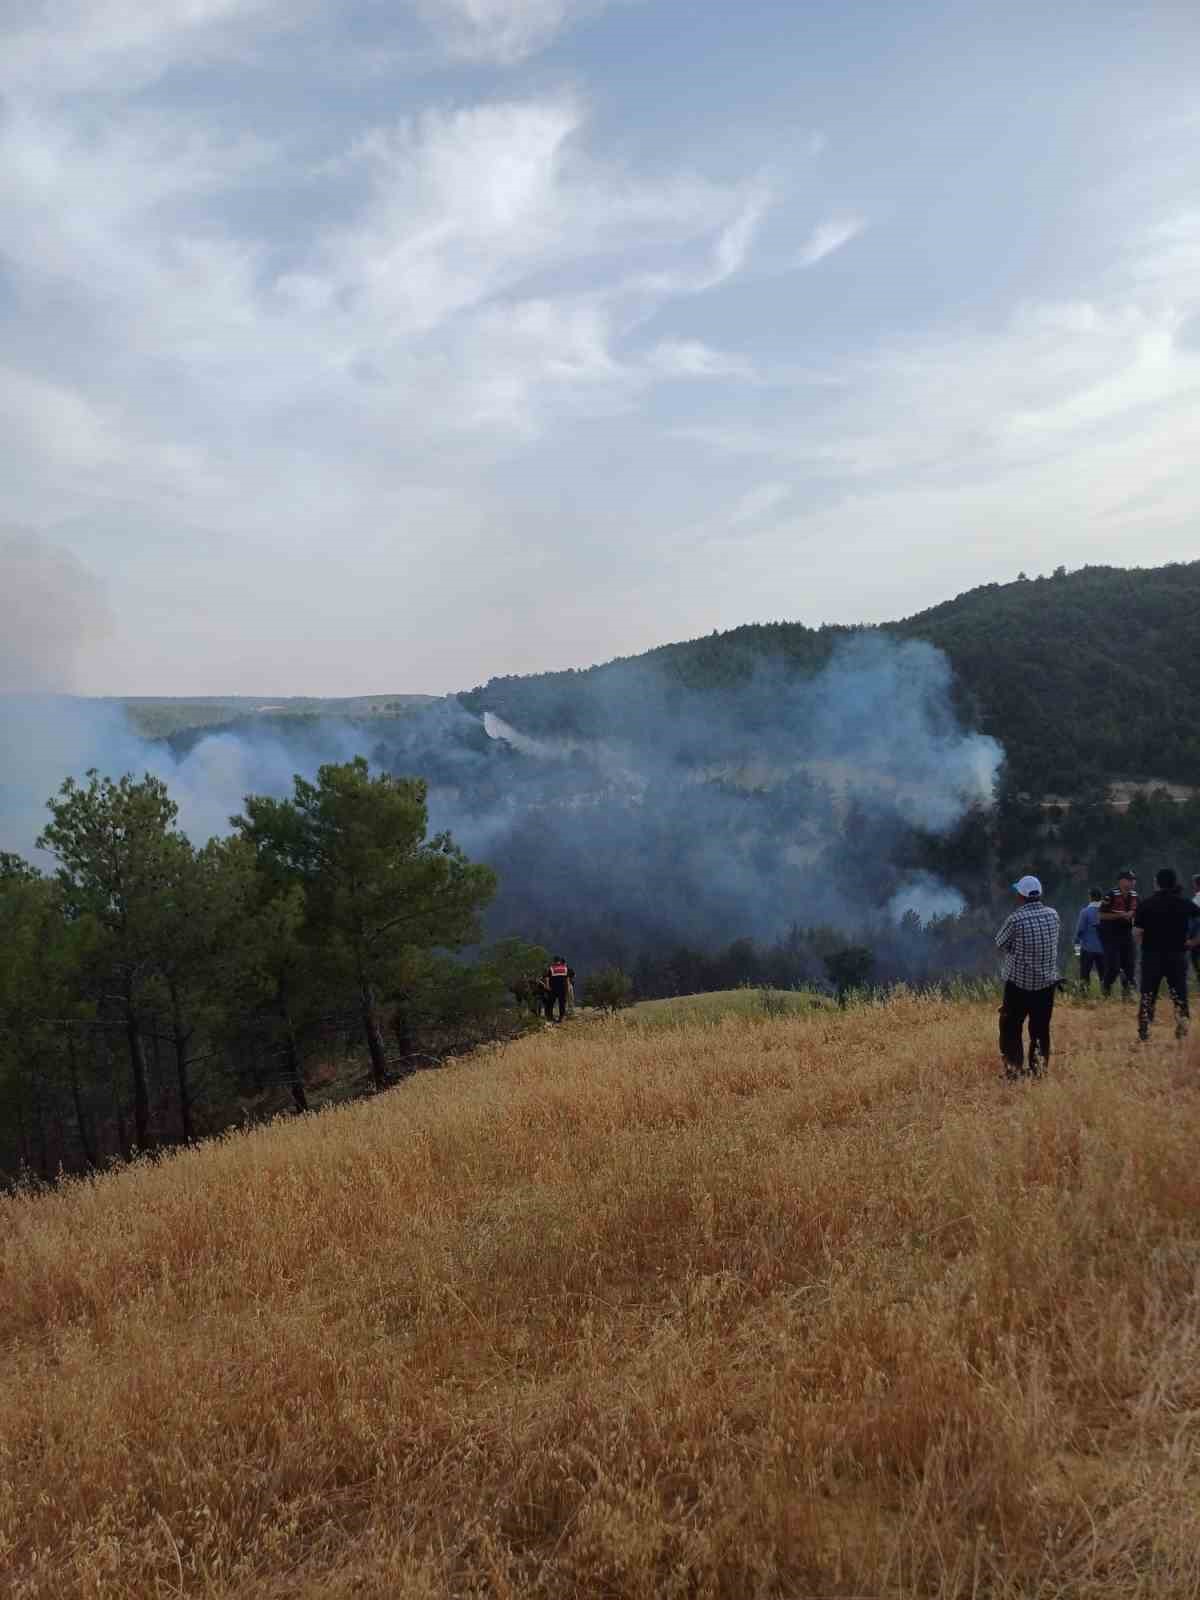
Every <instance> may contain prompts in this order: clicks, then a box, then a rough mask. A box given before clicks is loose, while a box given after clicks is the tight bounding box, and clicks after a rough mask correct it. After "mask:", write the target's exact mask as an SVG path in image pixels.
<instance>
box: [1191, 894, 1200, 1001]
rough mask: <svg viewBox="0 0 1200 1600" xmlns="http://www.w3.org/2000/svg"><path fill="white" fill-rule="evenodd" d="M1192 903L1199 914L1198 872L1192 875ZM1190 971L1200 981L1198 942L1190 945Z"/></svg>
mask: <svg viewBox="0 0 1200 1600" xmlns="http://www.w3.org/2000/svg"><path fill="white" fill-rule="evenodd" d="M1192 904H1193V905H1194V906H1195V908H1196V914H1197V916H1200V872H1197V873H1194V874H1193V876H1192ZM1192 971H1193V972H1194V973H1195V974H1196V982H1197V983H1200V944H1194V945H1193V946H1192Z"/></svg>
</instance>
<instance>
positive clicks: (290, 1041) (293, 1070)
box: [275, 978, 308, 1112]
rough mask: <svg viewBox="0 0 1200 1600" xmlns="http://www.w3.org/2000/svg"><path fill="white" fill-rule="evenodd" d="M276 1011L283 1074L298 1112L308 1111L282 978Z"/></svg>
mask: <svg viewBox="0 0 1200 1600" xmlns="http://www.w3.org/2000/svg"><path fill="white" fill-rule="evenodd" d="M275 1009H276V1011H277V1012H278V1014H279V1020H280V1022H281V1023H282V1024H283V1074H284V1078H285V1080H286V1082H287V1086H288V1088H289V1089H290V1090H291V1091H292V1099H293V1100H294V1101H295V1103H296V1110H297V1111H298V1112H300V1111H307V1110H308V1096H307V1095H306V1094H305V1092H304V1070H303V1068H302V1067H301V1065H300V1052H299V1050H298V1049H297V1048H296V1030H295V1028H294V1027H293V1026H292V1013H291V1010H290V1009H289V1007H288V1002H287V987H286V985H285V984H284V981H283V979H282V978H280V980H279V987H278V988H277V989H276V991H275Z"/></svg>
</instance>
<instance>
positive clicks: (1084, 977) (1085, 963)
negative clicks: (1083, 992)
mask: <svg viewBox="0 0 1200 1600" xmlns="http://www.w3.org/2000/svg"><path fill="white" fill-rule="evenodd" d="M1093 972H1094V973H1095V974H1096V976H1097V978H1098V979H1099V980H1100V983H1101V985H1102V986H1103V983H1104V951H1103V950H1081V951H1080V952H1079V981H1080V983H1082V984H1083V985H1084V987H1085V988H1090V987H1091V983H1092V973H1093Z"/></svg>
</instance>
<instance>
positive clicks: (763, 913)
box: [0, 632, 1001, 962]
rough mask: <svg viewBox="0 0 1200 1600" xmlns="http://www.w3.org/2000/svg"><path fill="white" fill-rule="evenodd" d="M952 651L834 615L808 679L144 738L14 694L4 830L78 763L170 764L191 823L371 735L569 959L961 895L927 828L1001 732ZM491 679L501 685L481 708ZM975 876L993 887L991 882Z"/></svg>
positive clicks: (30, 816)
mask: <svg viewBox="0 0 1200 1600" xmlns="http://www.w3.org/2000/svg"><path fill="white" fill-rule="evenodd" d="M951 688H952V683H951V674H950V668H949V664H948V662H947V661H946V659H945V657H943V656H942V655H941V654H940V653H939V652H938V651H936V650H935V649H933V647H931V646H929V645H927V644H924V643H922V642H920V641H911V640H910V641H897V640H895V639H892V638H890V637H889V636H887V635H884V634H880V633H874V632H866V633H862V634H857V635H847V636H845V637H844V638H843V639H842V640H841V642H840V643H839V644H838V645H837V647H836V648H835V649H834V651H833V653H832V655H831V657H830V659H829V660H828V662H827V664H826V665H825V666H824V668H823V669H822V670H820V671H818V672H816V673H815V674H809V675H807V676H804V675H800V674H797V673H796V672H795V671H793V670H790V669H789V667H788V666H787V664H786V663H783V662H778V661H763V662H760V663H758V664H757V665H756V666H755V667H754V668H753V669H752V670H749V671H744V672H743V673H742V675H741V676H740V677H739V678H738V679H737V680H736V681H734V682H730V683H727V684H725V685H724V686H720V685H716V686H714V685H713V684H711V683H706V684H705V685H704V686H702V687H699V686H698V687H689V686H688V685H687V684H685V683H683V682H681V681H679V679H678V678H677V677H673V676H672V674H671V672H670V671H669V669H668V667H667V666H665V665H664V664H663V662H662V660H661V659H659V658H655V657H650V658H644V659H642V660H639V661H631V662H620V663H614V664H613V665H612V666H611V667H609V668H605V669H602V670H600V671H598V672H594V673H580V674H574V675H565V676H564V677H560V678H557V679H554V680H536V679H535V680H527V681H525V682H521V681H519V680H518V681H517V682H516V683H515V684H514V682H513V681H512V680H500V681H498V682H497V684H496V685H494V686H490V687H489V689H485V690H484V691H482V692H481V693H477V694H475V695H473V696H471V697H469V703H470V705H471V709H468V708H467V705H465V704H463V703H461V702H460V701H459V700H457V699H455V698H447V699H445V700H441V701H437V702H434V703H433V704H432V705H429V706H426V707H424V708H423V709H421V710H419V711H416V712H412V713H410V714H408V715H406V716H402V717H398V718H382V719H373V720H370V721H363V722H359V723H354V722H350V721H345V720H338V719H334V718H326V719H322V720H320V721H316V722H313V721H309V720H308V719H291V718H286V717H279V718H270V717H258V718H246V719H243V720H242V721H241V722H240V723H238V724H236V725H234V726H233V727H231V728H228V729H226V730H223V731H215V732H211V731H205V730H196V731H192V732H189V733H187V734H183V735H179V736H177V737H175V738H174V739H172V740H170V741H154V742H150V741H147V740H144V739H141V738H139V737H138V736H137V734H136V733H135V732H134V731H133V730H132V729H131V727H130V725H129V723H128V722H127V720H126V719H125V717H124V714H123V712H122V711H121V709H120V708H119V707H117V706H113V705H106V704H104V703H100V702H95V701H91V702H89V701H82V700H71V699H64V698H61V697H45V696H43V697H41V698H40V699H39V698H29V697H21V698H15V699H14V698H11V697H10V698H9V699H8V700H7V702H6V704H5V708H4V711H3V714H2V715H0V760H2V761H3V769H2V770H3V784H2V787H0V847H3V848H8V849H19V850H23V851H25V852H26V853H28V852H29V851H30V849H31V846H32V841H33V839H34V837H35V836H36V833H37V831H38V829H39V827H40V826H41V825H42V823H43V822H44V820H45V810H44V805H45V801H46V798H47V797H48V796H49V795H50V794H51V793H52V792H53V791H54V790H56V789H57V788H58V786H59V784H60V783H61V781H62V779H63V777H64V776H66V775H67V774H68V773H71V774H73V775H76V776H79V775H81V774H82V773H83V771H84V770H85V769H86V768H87V767H89V766H95V767H97V768H99V769H100V770H101V771H102V772H104V773H108V774H111V775H114V776H116V775H118V774H119V773H121V772H124V771H132V772H135V773H141V772H144V771H151V772H154V773H156V774H157V775H159V776H161V777H163V778H164V779H166V780H167V782H168V783H169V784H170V787H171V791H172V793H173V795H174V797H175V799H176V800H177V801H178V803H179V806H180V819H181V822H182V824H183V826H184V827H185V828H186V829H187V831H188V832H189V833H190V834H191V835H192V836H193V837H194V838H196V839H197V840H203V839H205V838H207V837H209V836H210V835H211V834H213V833H223V832H225V831H227V828H228V818H229V816H230V815H231V814H232V813H234V812H236V811H238V810H240V809H241V805H242V800H243V796H244V795H245V794H246V793H248V792H255V793H267V794H274V795H283V794H286V793H287V792H288V791H289V789H290V786H291V779H292V774H293V773H295V772H302V773H304V774H305V775H307V776H311V775H313V774H314V773H315V770H316V768H317V766H318V765H319V764H320V763H321V762H323V761H344V760H347V759H349V758H350V757H351V756H352V755H355V754H362V755H365V756H367V757H368V758H369V759H370V760H371V761H372V763H373V764H374V765H375V766H376V767H382V768H384V769H385V770H388V771H391V772H394V773H401V774H417V775H420V776H422V777H424V778H425V779H426V780H427V782H428V784H429V791H430V821H431V825H432V827H433V828H435V829H438V830H440V829H444V828H448V829H450V830H451V831H452V832H453V833H454V835H455V837H456V839H457V840H458V842H459V843H460V844H461V845H462V846H463V848H464V849H465V850H466V851H467V853H468V854H469V855H470V856H472V857H473V858H475V859H480V860H486V861H489V862H490V863H491V864H492V865H494V866H495V867H496V868H497V870H498V872H499V874H500V882H501V888H500V892H499V895H498V897H497V900H496V903H495V904H494V906H493V907H492V909H491V911H490V913H489V917H488V929H487V931H488V933H489V935H491V936H493V937H500V936H503V935H506V934H510V933H514V934H522V935H524V936H527V937H531V938H536V939H538V940H539V941H540V942H542V943H547V944H555V945H561V946H563V947H564V948H567V949H569V950H570V951H571V953H572V955H573V956H574V957H575V958H577V959H578V960H579V961H580V962H587V961H596V960H613V959H616V960H624V961H629V960H632V959H633V958H635V957H636V956H637V955H638V954H640V953H642V952H645V951H646V950H648V949H655V948H659V949H661V948H664V947H670V946H673V945H677V944H687V945H691V946H693V947H700V948H714V947H716V946H718V945H723V944H727V943H728V942H729V941H730V940H731V939H733V938H736V937H743V936H746V937H754V938H758V939H768V940H773V939H777V938H779V937H780V936H781V935H782V934H783V933H784V932H785V931H786V929H787V928H788V927H789V925H790V924H792V923H794V922H795V923H800V924H801V925H810V926H811V925H813V924H815V923H818V922H823V923H829V924H832V925H834V926H838V927H842V928H845V929H847V930H849V929H852V928H855V927H858V926H861V925H862V923H863V922H864V920H865V919H867V918H873V919H876V920H877V919H879V918H880V917H887V918H890V919H891V920H892V921H894V922H896V921H899V920H900V919H901V918H902V917H903V916H904V914H905V913H906V912H907V911H910V910H912V911H915V912H916V914H917V915H918V916H919V917H920V918H921V919H922V920H927V919H928V918H930V917H934V916H942V915H946V914H948V913H953V912H955V911H957V910H959V909H961V908H962V905H963V897H962V894H961V893H960V891H959V889H958V888H955V887H952V886H950V885H948V884H947V883H944V882H943V881H942V880H941V879H940V878H938V877H937V876H936V875H934V874H933V873H932V872H931V871H930V870H929V869H928V864H927V863H926V862H924V861H923V860H922V859H921V848H920V846H921V842H922V841H923V840H924V841H928V840H929V839H930V838H931V837H932V838H936V837H938V836H940V835H945V834H946V833H947V832H948V831H950V830H952V829H953V828H954V827H955V825H956V824H957V823H958V822H959V820H960V819H961V818H962V817H963V815H964V814H965V813H966V811H967V810H968V808H969V807H971V806H974V805H980V804H982V805H987V804H988V803H989V802H990V799H991V794H992V789H993V783H994V779H995V775H996V771H997V768H998V766H999V762H1000V759H1001V751H1000V748H999V746H998V745H996V743H995V742H994V741H993V740H991V739H989V738H986V737H984V736H982V735H979V734H976V733H972V732H970V731H968V730H966V729H964V728H963V727H962V725H961V723H960V721H959V719H958V717H957V716H956V714H955V711H954V709H953V705H952V697H951ZM489 700H491V701H493V702H494V705H489V703H488V702H489ZM981 887H983V888H984V892H985V893H986V888H985V887H984V886H981Z"/></svg>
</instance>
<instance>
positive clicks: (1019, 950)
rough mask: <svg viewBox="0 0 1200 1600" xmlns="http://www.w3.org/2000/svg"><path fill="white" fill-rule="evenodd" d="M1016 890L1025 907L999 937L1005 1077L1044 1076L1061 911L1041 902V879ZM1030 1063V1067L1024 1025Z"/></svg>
mask: <svg viewBox="0 0 1200 1600" xmlns="http://www.w3.org/2000/svg"><path fill="white" fill-rule="evenodd" d="M1013 888H1014V889H1015V890H1016V892H1017V897H1018V899H1019V900H1020V905H1018V907H1017V909H1016V910H1015V911H1014V912H1012V913H1011V914H1010V915H1009V916H1007V917H1005V919H1004V921H1003V922H1002V923H1001V924H1000V928H999V930H998V932H997V934H996V945H997V947H998V948H999V949H1001V950H1003V951H1004V967H1003V977H1004V999H1003V1000H1002V1001H1001V1004H1000V1054H1001V1055H1002V1056H1003V1058H1004V1075H1005V1077H1006V1078H1010V1079H1012V1078H1024V1077H1032V1078H1039V1077H1041V1075H1042V1073H1043V1072H1044V1071H1045V1069H1046V1064H1047V1062H1048V1061H1049V1060H1050V1016H1051V1013H1052V1012H1053V1010H1054V991H1055V989H1057V987H1058V935H1059V928H1060V924H1059V920H1058V912H1057V911H1055V910H1054V909H1053V907H1051V906H1046V905H1043V904H1042V883H1041V879H1040V878H1035V877H1033V875H1032V874H1026V876H1025V877H1023V878H1018V879H1017V881H1016V883H1014V884H1013ZM1027 1018H1028V1021H1029V1064H1028V1066H1026V1064H1025V1040H1024V1032H1023V1030H1024V1027H1025V1021H1026V1019H1027Z"/></svg>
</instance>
